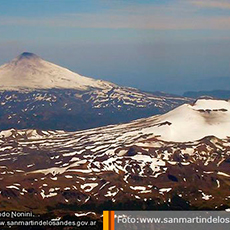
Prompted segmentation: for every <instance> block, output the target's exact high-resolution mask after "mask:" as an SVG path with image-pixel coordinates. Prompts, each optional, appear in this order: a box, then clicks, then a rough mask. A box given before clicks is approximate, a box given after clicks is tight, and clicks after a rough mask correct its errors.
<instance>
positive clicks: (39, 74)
mask: <svg viewBox="0 0 230 230" xmlns="http://www.w3.org/2000/svg"><path fill="white" fill-rule="evenodd" d="M0 82H1V83H0V89H1V90H22V89H51V88H62V89H63V88H64V89H65V88H68V89H78V90H82V91H84V90H87V89H90V88H99V89H104V88H109V85H110V87H111V86H112V83H108V82H106V81H101V80H95V79H92V78H88V77H84V76H81V75H79V74H77V73H74V72H72V71H70V70H68V69H66V68H63V67H60V66H58V65H55V64H53V63H51V62H48V61H45V60H43V59H41V58H40V57H39V56H37V55H36V54H33V53H28V52H24V53H22V54H21V55H19V56H18V57H16V58H15V59H13V60H12V61H11V62H9V63H7V64H5V65H2V66H1V67H0Z"/></svg>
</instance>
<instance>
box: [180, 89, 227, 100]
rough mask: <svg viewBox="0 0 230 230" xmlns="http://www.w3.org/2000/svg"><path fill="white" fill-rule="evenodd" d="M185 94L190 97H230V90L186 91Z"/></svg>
mask: <svg viewBox="0 0 230 230" xmlns="http://www.w3.org/2000/svg"><path fill="white" fill-rule="evenodd" d="M183 96H184V97H190V98H199V97H205V96H209V97H213V98H216V99H230V90H212V91H188V92H185V93H184V94H183Z"/></svg>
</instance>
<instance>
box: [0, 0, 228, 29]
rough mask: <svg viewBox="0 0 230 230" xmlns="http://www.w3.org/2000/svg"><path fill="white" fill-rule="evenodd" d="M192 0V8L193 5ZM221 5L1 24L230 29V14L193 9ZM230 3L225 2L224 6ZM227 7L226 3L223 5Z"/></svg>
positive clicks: (2, 22) (197, 1)
mask: <svg viewBox="0 0 230 230" xmlns="http://www.w3.org/2000/svg"><path fill="white" fill-rule="evenodd" d="M191 3H192V5H193V7H191ZM214 3H215V4H216V5H218V6H219V7H220V4H224V3H226V2H223V1H220V2H219V1H218V2H217V1H209V0H206V1H203V0H194V1H193V0H188V1H181V0H178V1H176V3H175V2H174V3H171V4H166V5H161V6H157V5H150V6H139V7H137V6H135V5H133V6H130V7H124V8H120V9H111V10H107V11H105V12H103V13H96V12H93V13H76V14H62V15H56V16H52V17H43V18H39V17H38V18H26V17H7V16H5V17H3V16H0V26H10V25H17V26H31V27H36V26H39V27H54V28H60V29H61V28H63V27H65V28H88V29H136V30H202V29H208V30H230V16H223V15H216V14H213V15H208V16H207V15H202V14H200V15H199V16H198V15H197V14H195V13H194V12H196V11H197V8H198V7H197V6H198V5H202V4H203V6H204V5H205V4H206V5H209V6H210V5H212V6H214ZM218 3H219V4H218ZM228 5H229V7H230V3H227V4H226V5H225V8H226V7H227V6H228ZM221 6H224V5H221Z"/></svg>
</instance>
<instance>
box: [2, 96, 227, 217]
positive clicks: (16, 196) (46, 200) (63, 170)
mask: <svg viewBox="0 0 230 230" xmlns="http://www.w3.org/2000/svg"><path fill="white" fill-rule="evenodd" d="M229 105H230V102H227V101H217V100H198V101H197V102H196V103H194V104H186V105H182V106H180V107H178V108H177V109H175V110H173V111H171V112H169V113H166V114H164V115H159V116H153V117H150V118H148V119H140V120H136V121H133V122H130V123H127V124H122V125H111V126H107V127H101V128H96V129H90V130H85V131H78V132H65V131H41V130H34V129H31V130H28V129H27V130H16V129H11V130H5V131H2V132H1V133H0V146H1V147H0V153H1V154H0V181H1V183H0V210H6V209H8V210H10V209H18V210H33V211H34V212H35V213H46V212H55V213H58V215H61V214H60V213H62V214H63V213H66V212H67V213H71V215H75V216H76V215H79V213H82V212H84V211H85V212H88V211H92V210H94V212H95V213H98V215H99V214H100V212H101V211H102V210H103V209H106V208H110V209H113V208H118V209H123V208H124V209H226V208H229V207H230V192H229V191H230V190H229V186H230V167H229V163H230V133H229V130H230V129H229V125H230V120H229V111H230V106H229ZM90 215H92V213H91V214H90ZM93 215H97V214H93Z"/></svg>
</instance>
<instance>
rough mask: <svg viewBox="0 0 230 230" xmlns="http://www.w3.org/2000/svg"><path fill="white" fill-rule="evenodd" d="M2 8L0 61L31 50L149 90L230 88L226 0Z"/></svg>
mask: <svg viewBox="0 0 230 230" xmlns="http://www.w3.org/2000/svg"><path fill="white" fill-rule="evenodd" d="M48 3H49V4H48ZM0 13H1V16H0V32H1V37H0V54H1V55H0V64H1V65H2V64H4V63H6V62H8V61H10V60H11V59H13V58H14V57H16V56H17V55H19V54H20V53H22V52H24V51H28V52H32V53H35V54H37V55H39V56H40V57H42V58H43V59H45V60H48V61H51V62H53V63H55V64H58V65H61V66H63V67H66V68H68V69H71V70H72V71H74V72H77V73H79V74H82V75H84V76H89V77H93V78H97V79H103V80H107V81H112V82H114V83H116V84H120V85H125V86H131V87H137V88H139V89H142V90H146V91H165V92H168V93H176V94H182V93H183V92H185V91H188V90H214V89H225V90H230V84H228V83H230V74H229V71H230V65H229V64H230V62H229V60H230V53H229V50H230V49H229V48H230V16H229V13H230V3H228V1H216V0H206V1H204V0H188V1H181V0H173V1H165V0H164V1H162V0H161V1H157V0H156V1H150V0H144V1H137V0H130V1H119V0H117V1H106V0H101V1H93V0H88V1H68V0H67V1H65V2H63V1H52V0H50V1H33V2H31V1H28V0H23V1H20V2H19V1H13V0H11V1H7V2H1V3H0Z"/></svg>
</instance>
